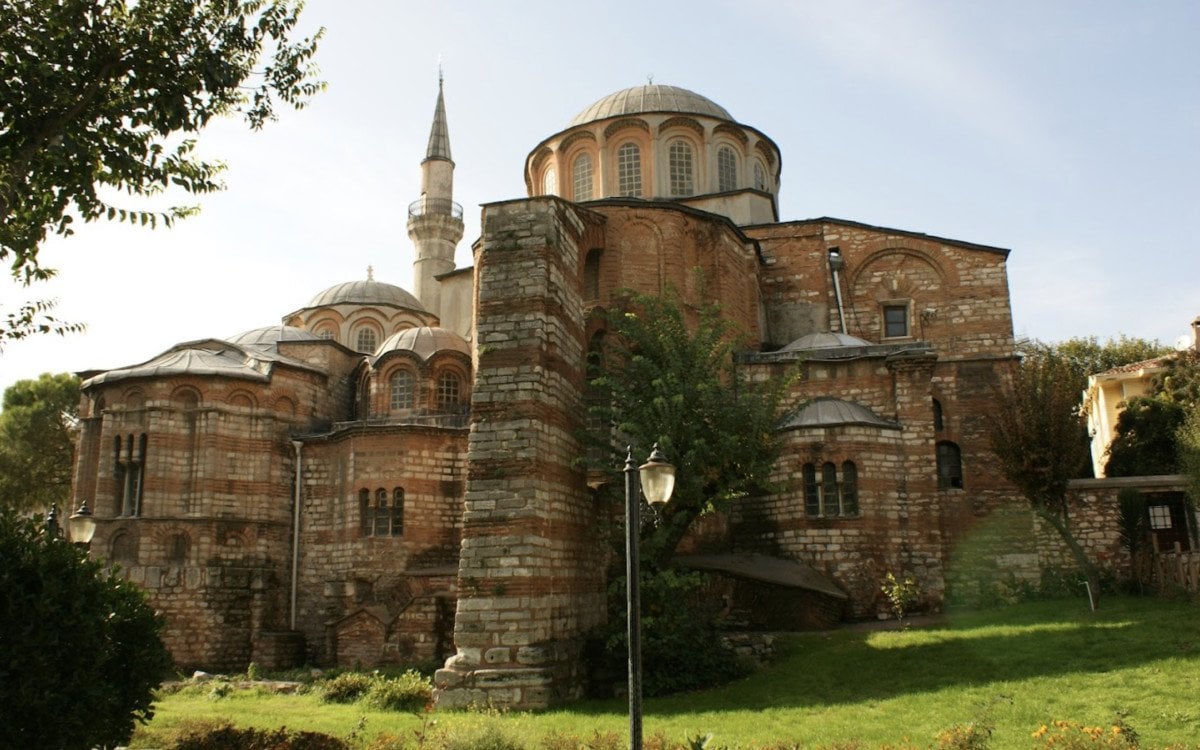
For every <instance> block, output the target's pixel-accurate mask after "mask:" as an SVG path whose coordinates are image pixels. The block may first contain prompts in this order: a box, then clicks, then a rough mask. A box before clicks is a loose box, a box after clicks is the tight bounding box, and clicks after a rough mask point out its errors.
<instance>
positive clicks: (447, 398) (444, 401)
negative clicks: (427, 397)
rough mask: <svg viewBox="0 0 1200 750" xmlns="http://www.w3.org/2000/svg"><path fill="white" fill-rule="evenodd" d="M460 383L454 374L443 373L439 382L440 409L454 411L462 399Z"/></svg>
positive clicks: (438, 400) (438, 403)
mask: <svg viewBox="0 0 1200 750" xmlns="http://www.w3.org/2000/svg"><path fill="white" fill-rule="evenodd" d="M459 385H460V381H459V378H458V375H457V374H456V373H453V372H443V373H442V374H441V375H439V376H438V381H437V405H438V408H439V409H453V408H454V407H457V406H458V404H459V401H460V399H461V395H460V393H459Z"/></svg>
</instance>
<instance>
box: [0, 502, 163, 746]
mask: <svg viewBox="0 0 1200 750" xmlns="http://www.w3.org/2000/svg"><path fill="white" fill-rule="evenodd" d="M0 623H3V625H0V628H2V629H3V635H2V636H0V675H2V676H3V677H2V678H0V727H3V731H2V733H3V735H4V744H5V745H6V746H8V747H21V748H25V749H26V750H36V749H37V748H63V747H100V746H115V745H121V744H125V743H126V742H127V741H128V740H129V737H130V735H131V734H132V733H133V729H134V727H135V726H136V724H137V723H138V722H146V721H148V720H149V719H150V717H151V716H153V714H154V710H153V700H154V690H155V688H157V687H158V685H159V684H160V683H161V682H162V680H163V678H164V677H165V676H166V675H167V674H169V672H170V667H171V657H170V655H169V654H168V653H167V650H166V648H165V647H164V646H163V643H162V640H161V639H160V637H159V633H160V632H161V631H162V627H163V622H162V618H161V617H159V616H158V615H157V614H155V612H154V610H153V609H151V608H150V606H149V605H148V604H146V598H145V595H144V594H143V593H142V591H141V590H140V589H139V588H138V587H137V586H135V585H134V584H132V583H128V582H126V581H124V580H122V579H120V578H118V577H117V576H115V575H113V574H112V573H110V572H109V571H107V570H105V569H104V567H103V566H102V565H101V564H100V563H99V562H96V561H94V560H89V559H88V558H87V554H86V552H84V551H83V550H82V549H81V548H80V547H78V546H76V545H74V544H71V543H69V542H67V541H66V540H63V539H58V538H53V537H51V536H50V535H49V534H47V533H46V531H45V530H44V528H43V527H42V524H41V522H40V519H27V518H18V517H17V516H16V515H15V514H14V513H13V512H12V511H9V510H3V511H0ZM81 707H84V708H85V709H86V710H81Z"/></svg>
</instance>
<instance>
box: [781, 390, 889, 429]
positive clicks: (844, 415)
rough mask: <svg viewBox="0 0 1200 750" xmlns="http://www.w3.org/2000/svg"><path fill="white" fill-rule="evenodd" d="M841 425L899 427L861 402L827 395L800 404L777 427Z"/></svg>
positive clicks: (796, 427) (801, 427)
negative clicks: (802, 404) (857, 402)
mask: <svg viewBox="0 0 1200 750" xmlns="http://www.w3.org/2000/svg"><path fill="white" fill-rule="evenodd" d="M841 425H866V426H868V427H878V428H880V429H885V430H898V429H900V425H899V424H898V423H896V422H893V421H891V420H889V419H884V418H883V417H881V416H879V415H878V414H876V413H875V412H873V411H871V410H870V409H868V408H867V407H865V406H863V405H862V404H856V403H854V402H852V401H843V400H841V399H840V398H829V397H821V398H815V399H813V400H812V401H809V402H808V403H806V404H805V405H804V406H801V407H800V408H799V409H797V410H796V411H794V412H792V413H791V414H789V415H788V416H786V417H784V418H783V419H782V420H781V421H780V424H779V429H781V430H796V429H804V428H812V427H836V426H841Z"/></svg>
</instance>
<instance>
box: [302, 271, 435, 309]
mask: <svg viewBox="0 0 1200 750" xmlns="http://www.w3.org/2000/svg"><path fill="white" fill-rule="evenodd" d="M330 305H390V306H392V307H404V308H408V309H410V310H417V311H419V312H428V311H427V310H426V309H425V308H424V307H422V306H421V303H420V301H418V300H417V298H416V297H414V296H413V295H412V294H410V293H409V292H407V291H405V290H404V289H401V288H400V287H398V286H396V285H395V284H385V283H384V282H382V281H374V280H371V279H368V280H366V281H347V282H345V283H342V284H337V285H335V286H331V287H329V288H328V289H326V290H325V291H323V292H321V293H320V294H318V295H317V296H315V297H313V298H312V301H311V302H309V303H308V305H307V306H306V307H309V308H312V307H328V306H330Z"/></svg>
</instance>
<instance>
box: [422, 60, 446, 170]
mask: <svg viewBox="0 0 1200 750" xmlns="http://www.w3.org/2000/svg"><path fill="white" fill-rule="evenodd" d="M442 84H443V78H442V66H441V64H439V65H438V97H437V106H436V107H434V110H433V127H431V128H430V129H429V147H428V148H427V149H425V158H426V159H446V160H447V161H451V159H450V129H449V127H447V125H446V97H445V95H444V94H443V91H442V89H443V85H442Z"/></svg>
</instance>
